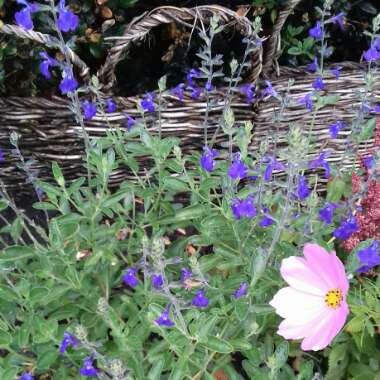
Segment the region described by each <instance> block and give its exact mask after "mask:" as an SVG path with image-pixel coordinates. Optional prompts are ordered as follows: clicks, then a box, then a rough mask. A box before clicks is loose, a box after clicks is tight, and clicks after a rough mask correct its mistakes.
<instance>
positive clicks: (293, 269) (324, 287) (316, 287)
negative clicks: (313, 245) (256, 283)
mask: <svg viewBox="0 0 380 380" xmlns="http://www.w3.org/2000/svg"><path fill="white" fill-rule="evenodd" d="M280 271H281V275H282V277H283V278H284V280H285V281H286V282H287V283H288V284H289V285H290V286H291V287H293V288H295V289H297V290H299V291H301V292H305V293H310V294H314V295H317V296H323V297H324V296H325V294H326V293H327V292H328V291H329V290H331V288H330V287H329V286H328V284H327V283H326V282H325V281H323V280H322V279H321V278H320V277H319V276H318V275H316V274H315V273H314V270H313V267H311V266H310V265H309V263H308V262H307V261H306V260H305V259H303V258H300V257H295V256H291V257H288V258H286V259H283V260H282V263H281V269H280Z"/></svg>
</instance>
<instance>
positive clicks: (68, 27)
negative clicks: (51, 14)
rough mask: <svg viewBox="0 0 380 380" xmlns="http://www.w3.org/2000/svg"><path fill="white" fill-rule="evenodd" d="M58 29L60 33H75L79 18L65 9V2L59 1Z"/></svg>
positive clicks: (63, 0)
mask: <svg viewBox="0 0 380 380" xmlns="http://www.w3.org/2000/svg"><path fill="white" fill-rule="evenodd" d="M58 12H59V13H58V28H59V30H60V31H61V32H65V33H66V32H69V31H73V32H74V31H75V29H76V28H77V27H78V24H79V17H78V16H77V15H75V14H74V13H73V12H71V11H70V10H69V9H67V8H66V4H65V0H59V5H58Z"/></svg>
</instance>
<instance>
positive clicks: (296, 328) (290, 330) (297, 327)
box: [277, 306, 327, 339]
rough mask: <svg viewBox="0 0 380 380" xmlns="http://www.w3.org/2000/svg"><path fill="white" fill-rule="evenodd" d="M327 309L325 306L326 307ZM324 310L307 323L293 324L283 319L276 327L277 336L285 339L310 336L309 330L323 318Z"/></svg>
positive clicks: (290, 320) (289, 320)
mask: <svg viewBox="0 0 380 380" xmlns="http://www.w3.org/2000/svg"><path fill="white" fill-rule="evenodd" d="M326 307H327V306H326ZM325 313H326V309H325V308H323V309H321V310H320V311H319V313H316V314H315V315H314V316H313V318H312V319H310V320H309V321H307V322H306V321H304V322H305V323H302V324H300V323H297V322H296V323H295V322H294V321H293V320H292V319H290V318H288V319H284V320H283V321H282V322H281V323H280V325H279V326H278V331H277V334H278V335H281V336H283V337H284V338H285V339H302V338H305V337H306V336H307V335H308V334H310V330H312V329H313V328H314V326H315V325H316V324H317V323H318V322H319V321H320V320H321V319H322V318H323V316H324V315H325Z"/></svg>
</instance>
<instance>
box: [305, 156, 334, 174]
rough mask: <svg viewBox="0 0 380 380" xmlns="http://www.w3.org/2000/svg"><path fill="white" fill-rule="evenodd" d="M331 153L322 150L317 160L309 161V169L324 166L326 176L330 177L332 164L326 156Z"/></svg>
mask: <svg viewBox="0 0 380 380" xmlns="http://www.w3.org/2000/svg"><path fill="white" fill-rule="evenodd" d="M329 155H330V153H329V152H322V153H321V154H320V155H319V157H318V158H317V159H315V160H312V161H310V162H309V169H317V168H323V169H325V178H326V179H328V178H329V177H330V173H331V170H330V165H329V163H328V162H327V160H326V158H327V157H328V156H329Z"/></svg>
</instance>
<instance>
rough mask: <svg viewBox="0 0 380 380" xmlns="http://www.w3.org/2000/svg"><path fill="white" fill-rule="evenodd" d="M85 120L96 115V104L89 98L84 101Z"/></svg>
mask: <svg viewBox="0 0 380 380" xmlns="http://www.w3.org/2000/svg"><path fill="white" fill-rule="evenodd" d="M82 109H83V113H84V118H85V120H91V119H92V118H93V117H94V116H95V115H96V105H95V104H94V103H91V102H90V101H88V100H85V101H84V102H82Z"/></svg>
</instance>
